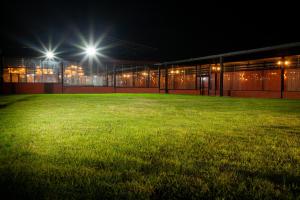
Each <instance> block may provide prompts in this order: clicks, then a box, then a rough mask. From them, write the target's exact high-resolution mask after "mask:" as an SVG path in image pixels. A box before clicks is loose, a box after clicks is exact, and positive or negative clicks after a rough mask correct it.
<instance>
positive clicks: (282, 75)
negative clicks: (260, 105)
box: [280, 58, 284, 98]
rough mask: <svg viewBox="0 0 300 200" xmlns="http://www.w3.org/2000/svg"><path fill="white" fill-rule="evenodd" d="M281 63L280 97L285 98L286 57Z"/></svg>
mask: <svg viewBox="0 0 300 200" xmlns="http://www.w3.org/2000/svg"><path fill="white" fill-rule="evenodd" d="M282 60H283V61H282V62H281V63H282V64H281V65H280V98H283V93H284V58H282Z"/></svg>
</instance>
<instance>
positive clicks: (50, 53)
mask: <svg viewBox="0 0 300 200" xmlns="http://www.w3.org/2000/svg"><path fill="white" fill-rule="evenodd" d="M45 56H46V58H47V59H48V60H51V59H53V58H54V53H53V52H52V51H47V52H46V53H45Z"/></svg>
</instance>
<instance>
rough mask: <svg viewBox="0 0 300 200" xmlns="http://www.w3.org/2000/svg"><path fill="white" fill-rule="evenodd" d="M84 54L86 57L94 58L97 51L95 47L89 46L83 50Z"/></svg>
mask: <svg viewBox="0 0 300 200" xmlns="http://www.w3.org/2000/svg"><path fill="white" fill-rule="evenodd" d="M85 53H86V54H87V55H88V56H95V55H96V54H97V50H96V48H95V47H93V46H89V47H87V48H86V49H85Z"/></svg>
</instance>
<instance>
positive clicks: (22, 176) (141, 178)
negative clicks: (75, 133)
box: [0, 158, 300, 199]
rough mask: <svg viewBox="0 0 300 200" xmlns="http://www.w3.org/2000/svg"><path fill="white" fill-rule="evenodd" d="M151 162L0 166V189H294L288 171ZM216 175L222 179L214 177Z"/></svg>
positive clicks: (226, 192) (76, 195)
mask: <svg viewBox="0 0 300 200" xmlns="http://www.w3.org/2000/svg"><path fill="white" fill-rule="evenodd" d="M157 159H159V158H157ZM155 162H156V163H153V162H150V163H149V164H146V163H143V164H141V163H139V162H136V161H130V162H128V160H116V161H98V162H97V161H87V160H85V161H84V163H81V164H79V165H80V168H78V169H76V168H75V167H74V169H70V170H67V169H66V168H65V166H64V164H63V163H61V169H60V165H55V167H53V168H49V169H48V170H47V171H39V169H35V168H30V167H29V168H28V169H24V168H19V169H17V170H16V168H11V167H8V168H6V169H3V168H2V170H1V171H0V191H1V194H2V195H6V196H8V197H10V199H216V198H220V199H222V198H224V199H256V198H269V199H277V198H283V199H288V198H289V197H292V198H297V196H299V195H300V177H299V176H294V175H291V174H286V173H276V172H273V171H267V172H261V171H253V172H252V171H248V170H244V169H240V168H238V167H237V166H234V165H221V166H213V164H209V163H206V165H207V166H203V168H206V169H207V170H206V172H203V171H202V173H199V172H198V170H197V169H195V171H194V173H190V172H187V173H186V172H185V170H183V171H180V172H179V171H177V170H176V167H175V166H173V165H165V164H162V161H155ZM204 165H205V163H204ZM77 167H78V166H77ZM145 168H146V169H145ZM85 169H88V170H87V171H85ZM214 169H217V170H214ZM82 170H83V171H82ZM227 174H233V175H234V176H228V177H227V176H226V175H227ZM222 175H225V177H226V184H224V182H223V181H220V179H219V178H220V177H221V176H222ZM232 177H235V178H232ZM240 185H244V187H240ZM270 185H271V186H270ZM149 186H150V187H149Z"/></svg>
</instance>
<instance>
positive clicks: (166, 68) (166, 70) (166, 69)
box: [165, 65, 169, 94]
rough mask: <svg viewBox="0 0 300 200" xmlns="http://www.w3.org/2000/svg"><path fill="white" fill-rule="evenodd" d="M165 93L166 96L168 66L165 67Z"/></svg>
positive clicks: (167, 91)
mask: <svg viewBox="0 0 300 200" xmlns="http://www.w3.org/2000/svg"><path fill="white" fill-rule="evenodd" d="M165 93H166V94H168V93H169V90H168V65H165Z"/></svg>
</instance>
